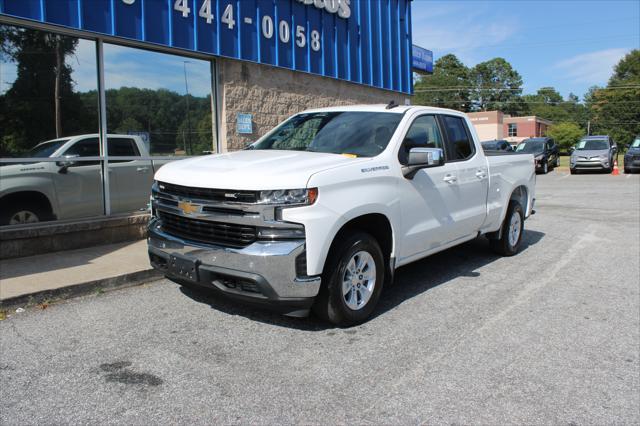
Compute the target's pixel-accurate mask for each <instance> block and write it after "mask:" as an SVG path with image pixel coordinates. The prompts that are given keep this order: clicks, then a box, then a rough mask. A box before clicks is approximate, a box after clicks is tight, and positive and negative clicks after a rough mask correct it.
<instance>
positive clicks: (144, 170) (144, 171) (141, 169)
mask: <svg viewBox="0 0 640 426" xmlns="http://www.w3.org/2000/svg"><path fill="white" fill-rule="evenodd" d="M148 171H149V168H148V167H138V168H137V169H136V172H140V173H146V172H148Z"/></svg>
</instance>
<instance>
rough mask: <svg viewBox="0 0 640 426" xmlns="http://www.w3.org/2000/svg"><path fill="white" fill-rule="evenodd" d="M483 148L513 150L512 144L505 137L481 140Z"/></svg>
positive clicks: (486, 149) (488, 149)
mask: <svg viewBox="0 0 640 426" xmlns="http://www.w3.org/2000/svg"><path fill="white" fill-rule="evenodd" d="M481 145H482V149H484V150H485V151H505V152H511V151H513V147H512V146H511V144H510V143H509V142H507V141H505V140H503V139H501V140H492V141H484V142H481Z"/></svg>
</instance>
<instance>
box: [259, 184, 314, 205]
mask: <svg viewBox="0 0 640 426" xmlns="http://www.w3.org/2000/svg"><path fill="white" fill-rule="evenodd" d="M317 198H318V188H309V189H278V190H275V191H261V192H260V204H274V205H311V204H313V203H315V202H316V199H317Z"/></svg>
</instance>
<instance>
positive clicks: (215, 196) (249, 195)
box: [158, 182, 259, 203]
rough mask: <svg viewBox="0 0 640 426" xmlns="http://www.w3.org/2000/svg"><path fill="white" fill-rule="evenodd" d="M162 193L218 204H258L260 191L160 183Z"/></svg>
mask: <svg viewBox="0 0 640 426" xmlns="http://www.w3.org/2000/svg"><path fill="white" fill-rule="evenodd" d="M158 189H159V190H160V192H161V193H165V194H171V195H175V196H178V197H181V198H187V199H194V198H197V199H200V200H207V201H217V202H233V203H257V202H258V199H259V192H258V191H236V190H232V189H210V188H194V187H190V186H189V187H187V186H181V185H174V184H172V183H165V182H158Z"/></svg>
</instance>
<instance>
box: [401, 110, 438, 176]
mask: <svg viewBox="0 0 640 426" xmlns="http://www.w3.org/2000/svg"><path fill="white" fill-rule="evenodd" d="M411 148H444V144H443V140H442V134H441V133H440V128H439V127H438V122H437V121H436V118H435V117H434V116H433V115H423V116H420V117H418V118H416V119H415V120H414V121H413V123H411V127H409V131H408V132H407V134H406V136H405V137H404V141H403V142H402V147H401V148H400V152H399V153H398V160H399V161H400V163H401V164H407V158H408V156H409V151H410V150H411Z"/></svg>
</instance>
